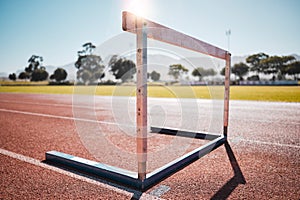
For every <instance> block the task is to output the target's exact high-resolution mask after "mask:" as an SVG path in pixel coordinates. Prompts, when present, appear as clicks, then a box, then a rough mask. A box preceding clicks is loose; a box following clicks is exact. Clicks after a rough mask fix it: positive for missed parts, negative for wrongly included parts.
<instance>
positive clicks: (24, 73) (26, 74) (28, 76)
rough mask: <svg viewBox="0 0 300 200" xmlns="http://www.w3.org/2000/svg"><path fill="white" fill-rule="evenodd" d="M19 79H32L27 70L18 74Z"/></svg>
mask: <svg viewBox="0 0 300 200" xmlns="http://www.w3.org/2000/svg"><path fill="white" fill-rule="evenodd" d="M18 78H19V79H30V75H29V74H28V73H27V72H21V73H20V74H19V76H18Z"/></svg>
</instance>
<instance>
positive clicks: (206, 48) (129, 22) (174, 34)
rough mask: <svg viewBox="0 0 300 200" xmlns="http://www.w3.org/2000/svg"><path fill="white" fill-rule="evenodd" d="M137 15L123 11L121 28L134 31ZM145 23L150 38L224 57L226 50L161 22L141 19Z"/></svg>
mask: <svg viewBox="0 0 300 200" xmlns="http://www.w3.org/2000/svg"><path fill="white" fill-rule="evenodd" d="M137 18H140V17H137V16H136V15H134V14H132V13H130V12H127V11H124V12H123V21H122V28H123V30H124V31H127V32H131V33H136V31H137ZM142 20H143V22H144V23H146V24H147V37H148V38H150V39H154V40H158V41H161V42H165V43H168V44H172V45H175V46H179V47H182V48H186V49H189V50H192V51H196V52H199V53H203V54H206V55H210V56H213V57H216V58H220V59H224V60H225V59H226V54H227V51H226V50H223V49H220V48H218V47H215V46H213V45H211V44H208V43H206V42H203V41H201V40H198V39H196V38H193V37H191V36H188V35H185V34H183V33H180V32H178V31H176V30H173V29H170V28H168V27H166V26H163V25H161V24H158V23H155V22H152V21H150V20H147V19H142Z"/></svg>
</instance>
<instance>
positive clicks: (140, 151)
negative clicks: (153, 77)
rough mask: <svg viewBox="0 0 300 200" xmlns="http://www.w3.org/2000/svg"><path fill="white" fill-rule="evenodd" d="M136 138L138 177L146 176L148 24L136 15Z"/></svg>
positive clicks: (142, 178)
mask: <svg viewBox="0 0 300 200" xmlns="http://www.w3.org/2000/svg"><path fill="white" fill-rule="evenodd" d="M136 33H137V37H136V44H137V50H136V51H137V52H136V63H137V85H136V87H137V88H136V125H137V127H136V134H137V135H136V140H137V160H138V179H140V180H142V181H143V180H144V179H145V178H146V169H147V130H148V129H147V24H146V22H145V21H144V20H143V18H141V17H139V16H137V17H136Z"/></svg>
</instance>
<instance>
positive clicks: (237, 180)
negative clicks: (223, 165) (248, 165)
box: [211, 142, 246, 200]
mask: <svg viewBox="0 0 300 200" xmlns="http://www.w3.org/2000/svg"><path fill="white" fill-rule="evenodd" d="M224 146H225V149H226V152H227V155H228V158H229V161H230V164H231V167H232V169H233V172H234V176H233V177H232V178H231V179H230V180H228V181H227V183H225V184H224V185H223V186H222V187H221V188H220V189H219V190H218V191H217V192H216V193H215V194H214V196H213V197H212V198H211V200H217V199H218V200H220V199H227V198H228V197H229V196H230V194H231V193H232V192H233V191H234V189H235V188H236V187H237V186H238V185H239V184H246V180H245V177H244V175H243V173H242V171H241V168H240V166H239V164H238V162H237V160H236V158H235V156H234V153H233V151H232V149H231V147H230V145H229V143H228V142H225V144H224Z"/></svg>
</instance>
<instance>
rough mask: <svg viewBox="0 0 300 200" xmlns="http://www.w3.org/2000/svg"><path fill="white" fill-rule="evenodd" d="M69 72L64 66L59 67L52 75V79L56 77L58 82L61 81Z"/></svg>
mask: <svg viewBox="0 0 300 200" xmlns="http://www.w3.org/2000/svg"><path fill="white" fill-rule="evenodd" d="M67 76H68V73H67V72H66V70H64V69H63V68H57V69H56V70H55V71H54V73H53V74H52V75H51V76H50V79H51V80H53V79H55V81H56V82H61V81H64V80H66V78H67Z"/></svg>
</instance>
